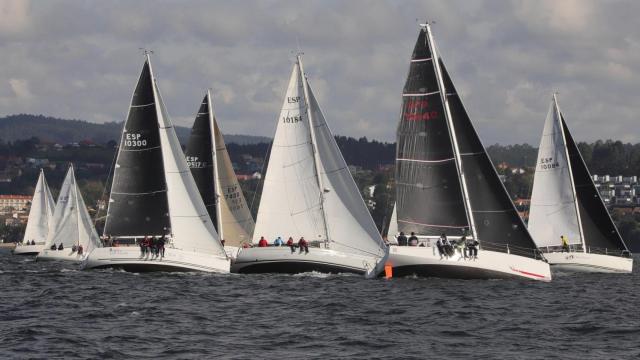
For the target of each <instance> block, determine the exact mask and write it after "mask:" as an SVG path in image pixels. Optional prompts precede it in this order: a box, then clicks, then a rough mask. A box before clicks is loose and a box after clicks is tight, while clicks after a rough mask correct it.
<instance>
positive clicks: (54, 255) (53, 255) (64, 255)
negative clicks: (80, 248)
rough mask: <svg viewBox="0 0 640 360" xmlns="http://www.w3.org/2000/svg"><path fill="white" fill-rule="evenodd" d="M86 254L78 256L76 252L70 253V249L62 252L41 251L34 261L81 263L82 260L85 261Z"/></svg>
mask: <svg viewBox="0 0 640 360" xmlns="http://www.w3.org/2000/svg"><path fill="white" fill-rule="evenodd" d="M86 257H87V253H84V254H82V255H78V252H77V251H76V252H72V251H71V249H63V250H51V249H43V250H42V251H41V252H40V253H39V254H38V256H37V257H36V261H52V260H53V261H72V262H77V263H81V262H82V261H83V260H84V259H86Z"/></svg>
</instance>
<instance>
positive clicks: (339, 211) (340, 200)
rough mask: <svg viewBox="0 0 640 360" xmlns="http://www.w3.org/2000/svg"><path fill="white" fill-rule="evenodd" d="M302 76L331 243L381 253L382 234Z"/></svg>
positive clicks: (334, 246) (345, 248)
mask: <svg viewBox="0 0 640 360" xmlns="http://www.w3.org/2000/svg"><path fill="white" fill-rule="evenodd" d="M299 61H300V62H301V61H302V60H299ZM302 76H303V82H304V85H306V88H307V94H308V96H309V98H308V99H307V102H308V108H309V110H310V112H311V116H310V119H311V121H312V122H313V130H314V131H313V135H314V141H315V144H316V149H317V150H318V161H319V164H318V165H319V166H318V168H319V172H320V177H321V180H322V181H321V184H322V186H323V187H324V189H322V190H323V193H324V201H323V208H324V216H325V221H326V223H327V230H328V232H329V235H328V236H329V239H330V241H331V244H330V247H331V248H332V249H335V250H339V251H344V252H354V251H359V252H365V253H368V254H375V255H380V256H382V255H383V252H384V251H383V250H382V249H383V248H384V244H383V242H382V237H381V236H380V233H379V232H378V229H377V228H376V225H375V223H374V222H373V219H372V218H371V214H370V213H369V210H368V209H367V206H366V205H365V203H364V200H363V199H362V195H361V194H360V191H359V190H358V187H357V185H356V183H355V181H354V180H353V177H352V176H351V173H350V172H349V167H348V166H347V163H346V162H345V160H344V158H343V157H342V153H341V152H340V149H339V148H338V144H337V143H336V140H335V138H334V137H333V134H332V133H331V130H330V129H329V126H328V125H327V122H326V120H325V117H324V114H323V113H322V110H321V109H320V105H318V102H317V100H316V97H315V95H314V94H313V91H312V90H311V86H310V85H309V82H308V81H307V79H306V77H305V76H304V74H302Z"/></svg>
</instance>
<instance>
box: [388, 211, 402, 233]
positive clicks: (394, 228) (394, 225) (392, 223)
mask: <svg viewBox="0 0 640 360" xmlns="http://www.w3.org/2000/svg"><path fill="white" fill-rule="evenodd" d="M399 233H400V231H398V205H397V204H393V212H392V213H391V220H389V229H388V230H387V237H389V236H396V235H398V234H399Z"/></svg>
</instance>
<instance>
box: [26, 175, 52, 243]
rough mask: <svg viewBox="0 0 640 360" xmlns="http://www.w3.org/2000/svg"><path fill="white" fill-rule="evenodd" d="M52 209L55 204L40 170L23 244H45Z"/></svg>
mask: <svg viewBox="0 0 640 360" xmlns="http://www.w3.org/2000/svg"><path fill="white" fill-rule="evenodd" d="M54 208H55V203H54V202H53V196H51V191H50V190H49V186H48V185H47V179H46V178H45V177H44V171H42V170H40V176H39V177H38V183H37V184H36V189H35V191H34V192H33V198H32V199H31V208H30V209H29V219H28V220H27V228H26V229H25V231H24V238H23V239H22V242H23V243H26V242H27V241H29V242H30V241H35V243H36V244H40V245H41V244H44V243H45V241H46V240H47V234H48V232H49V225H50V223H51V219H52V217H53V211H54Z"/></svg>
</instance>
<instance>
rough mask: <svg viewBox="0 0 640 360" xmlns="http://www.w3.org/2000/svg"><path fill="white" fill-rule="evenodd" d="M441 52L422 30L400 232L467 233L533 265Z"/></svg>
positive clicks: (413, 70) (410, 94) (401, 134)
mask: <svg viewBox="0 0 640 360" xmlns="http://www.w3.org/2000/svg"><path fill="white" fill-rule="evenodd" d="M430 42H431V43H430ZM435 49H436V46H435V43H433V41H432V38H431V32H430V30H429V29H428V27H427V28H424V29H422V30H421V31H420V35H419V36H418V41H417V43H416V50H414V53H413V56H412V60H411V65H410V70H409V77H408V79H407V86H405V89H404V92H403V109H402V115H401V119H400V125H399V127H398V151H397V155H398V156H397V161H396V167H397V170H396V171H397V173H396V176H397V178H396V179H397V182H398V184H397V185H396V187H397V189H398V190H397V191H398V194H397V195H398V198H397V199H398V200H397V201H398V226H399V230H400V231H405V232H407V231H416V232H418V233H420V234H422V235H439V233H440V232H444V233H447V234H450V235H461V229H464V228H468V229H469V230H470V234H471V235H472V236H473V237H474V238H476V239H478V240H479V241H481V242H482V244H483V247H484V248H487V249H490V250H493V251H501V252H513V253H517V254H518V255H524V256H529V257H535V253H534V251H530V250H531V249H535V248H536V246H535V243H534V242H533V239H532V238H531V235H530V234H529V232H528V231H527V229H526V227H525V225H524V223H523V222H522V220H521V219H520V217H519V216H518V213H517V211H516V209H515V207H514V205H513V203H512V202H511V199H510V197H509V195H508V193H507V191H506V189H505V188H504V186H503V184H502V182H501V181H500V178H499V177H498V174H497V173H496V171H495V168H494V167H493V164H492V163H491V160H490V158H489V156H488V154H487V152H486V150H485V148H484V146H483V145H482V143H481V141H480V138H479V137H478V135H477V133H476V131H475V129H474V127H473V124H472V123H471V120H470V118H469V116H468V115H467V112H466V110H465V108H464V105H463V104H462V101H461V99H460V97H459V96H458V94H457V92H456V89H455V87H454V85H453V82H452V81H451V78H450V76H449V74H448V72H447V70H446V68H445V66H444V63H443V61H442V59H441V58H440V57H439V56H438V55H437V52H436V50H435ZM434 57H436V58H437V62H434V61H433V58H434ZM416 102H417V104H419V106H416V105H414V104H416ZM416 220H417V221H416ZM418 222H419V223H422V224H420V225H419V226H416V225H415V224H414V223H418ZM426 224H429V225H426ZM434 224H437V226H433V225H434ZM525 249H526V250H525Z"/></svg>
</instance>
